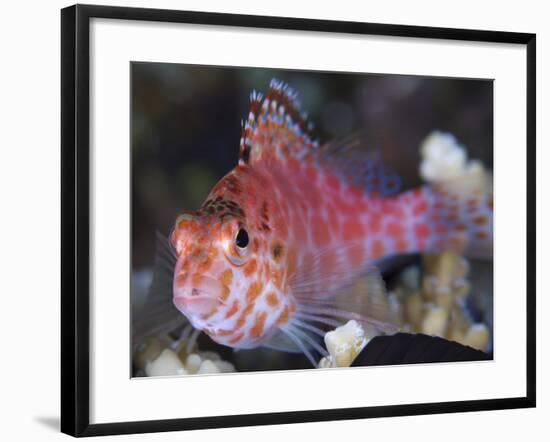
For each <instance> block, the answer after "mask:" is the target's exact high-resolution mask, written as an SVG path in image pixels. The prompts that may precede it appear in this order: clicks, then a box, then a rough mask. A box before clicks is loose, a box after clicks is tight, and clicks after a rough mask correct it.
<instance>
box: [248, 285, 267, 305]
mask: <svg viewBox="0 0 550 442" xmlns="http://www.w3.org/2000/svg"><path fill="white" fill-rule="evenodd" d="M262 288H263V287H262V284H261V283H260V282H259V281H254V282H253V283H252V284H250V287H249V288H248V290H247V292H246V303H247V304H248V305H253V304H254V302H255V301H256V298H257V297H258V296H260V293H261V292H262Z"/></svg>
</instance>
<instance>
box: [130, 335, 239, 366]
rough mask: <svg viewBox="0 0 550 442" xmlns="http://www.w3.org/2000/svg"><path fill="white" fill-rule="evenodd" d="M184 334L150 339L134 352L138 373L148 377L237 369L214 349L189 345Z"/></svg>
mask: <svg viewBox="0 0 550 442" xmlns="http://www.w3.org/2000/svg"><path fill="white" fill-rule="evenodd" d="M188 344H189V341H188V339H187V338H186V336H185V335H182V337H181V338H180V339H178V340H172V339H170V338H168V337H162V338H158V337H155V338H149V339H147V340H146V341H145V342H143V343H142V344H141V345H140V346H139V347H138V348H137V350H136V351H135V352H134V364H135V365H136V368H137V369H138V373H139V374H141V375H145V376H177V375H194V374H212V373H231V372H234V371H235V367H234V366H233V364H232V363H230V362H228V361H225V360H223V359H222V358H221V356H220V355H219V354H218V353H216V352H213V351H199V349H198V348H197V346H196V345H193V346H192V347H191V348H189V345H188Z"/></svg>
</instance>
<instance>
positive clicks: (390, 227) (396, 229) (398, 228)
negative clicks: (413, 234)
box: [386, 222, 405, 238]
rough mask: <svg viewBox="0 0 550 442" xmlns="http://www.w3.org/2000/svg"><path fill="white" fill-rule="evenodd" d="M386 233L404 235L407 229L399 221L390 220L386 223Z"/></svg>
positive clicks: (394, 235) (393, 235) (395, 235)
mask: <svg viewBox="0 0 550 442" xmlns="http://www.w3.org/2000/svg"><path fill="white" fill-rule="evenodd" d="M386 233H387V234H388V235H389V236H392V237H394V238H395V237H398V236H403V235H404V234H405V230H404V229H403V226H402V225H401V224H399V223H398V222H390V223H388V224H387V225H386Z"/></svg>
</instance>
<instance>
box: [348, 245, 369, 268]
mask: <svg viewBox="0 0 550 442" xmlns="http://www.w3.org/2000/svg"><path fill="white" fill-rule="evenodd" d="M348 257H349V262H350V264H351V265H352V266H360V265H362V264H363V263H364V262H365V248H364V247H363V246H361V245H360V244H357V245H355V246H352V247H350V248H349V250H348Z"/></svg>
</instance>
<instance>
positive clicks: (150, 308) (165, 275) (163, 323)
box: [132, 232, 187, 343]
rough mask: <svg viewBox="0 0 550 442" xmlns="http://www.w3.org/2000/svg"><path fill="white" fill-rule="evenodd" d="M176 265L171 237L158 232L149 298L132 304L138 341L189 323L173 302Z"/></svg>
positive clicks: (134, 328)
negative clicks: (169, 238)
mask: <svg viewBox="0 0 550 442" xmlns="http://www.w3.org/2000/svg"><path fill="white" fill-rule="evenodd" d="M175 265H176V257H175V255H174V252H173V250H172V249H171V248H170V244H169V242H168V239H167V238H166V237H164V236H163V235H162V234H161V233H159V232H157V233H156V253H155V265H154V270H153V280H152V282H151V286H150V287H149V291H148V293H147V299H146V300H145V303H144V304H143V305H142V306H141V307H135V306H132V336H133V339H134V342H135V343H137V342H139V341H140V340H142V339H144V338H147V337H149V336H153V335H157V334H162V333H168V332H170V331H172V330H174V329H176V328H177V327H179V326H181V325H185V324H186V323H187V319H186V318H185V317H184V316H183V315H182V314H181V313H180V312H179V311H178V310H177V309H176V308H175V307H174V304H173V303H172V281H173V278H174V268H175Z"/></svg>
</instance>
